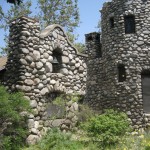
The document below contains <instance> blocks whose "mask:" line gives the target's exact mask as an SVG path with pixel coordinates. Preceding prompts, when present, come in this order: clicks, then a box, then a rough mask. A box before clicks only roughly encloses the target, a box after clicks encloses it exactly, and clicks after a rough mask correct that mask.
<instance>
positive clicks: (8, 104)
mask: <svg viewBox="0 0 150 150" xmlns="http://www.w3.org/2000/svg"><path fill="white" fill-rule="evenodd" d="M27 111H30V107H29V102H28V101H27V100H26V99H25V98H24V97H23V94H22V93H19V92H18V93H11V94H9V93H8V92H7V91H6V89H5V88H4V87H3V86H0V149H3V150H17V149H19V148H20V146H22V145H24V141H25V138H26V136H27V126H26V120H27Z"/></svg>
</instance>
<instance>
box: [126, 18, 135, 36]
mask: <svg viewBox="0 0 150 150" xmlns="http://www.w3.org/2000/svg"><path fill="white" fill-rule="evenodd" d="M124 22H125V33H126V34H130V33H135V17H134V16H133V15H132V16H125V17H124Z"/></svg>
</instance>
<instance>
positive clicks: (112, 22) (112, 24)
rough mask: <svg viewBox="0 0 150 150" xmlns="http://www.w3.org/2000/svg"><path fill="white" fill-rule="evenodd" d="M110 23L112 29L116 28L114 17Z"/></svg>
mask: <svg viewBox="0 0 150 150" xmlns="http://www.w3.org/2000/svg"><path fill="white" fill-rule="evenodd" d="M109 22H110V28H114V26H115V23H114V17H111V18H110V20H109Z"/></svg>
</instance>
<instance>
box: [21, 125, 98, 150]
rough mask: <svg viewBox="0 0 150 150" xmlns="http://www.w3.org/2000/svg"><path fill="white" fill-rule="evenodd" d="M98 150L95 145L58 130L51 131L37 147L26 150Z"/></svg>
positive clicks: (26, 149)
mask: <svg viewBox="0 0 150 150" xmlns="http://www.w3.org/2000/svg"><path fill="white" fill-rule="evenodd" d="M85 149H86V150H92V149H93V150H98V149H97V147H96V145H95V144H92V143H84V142H81V141H78V140H74V139H72V135H71V134H69V133H63V132H61V131H60V130H59V129H57V128H53V129H50V130H49V131H48V133H47V134H46V135H45V137H43V138H42V139H41V141H39V143H37V144H36V145H33V146H30V147H29V148H25V149H24V150H85Z"/></svg>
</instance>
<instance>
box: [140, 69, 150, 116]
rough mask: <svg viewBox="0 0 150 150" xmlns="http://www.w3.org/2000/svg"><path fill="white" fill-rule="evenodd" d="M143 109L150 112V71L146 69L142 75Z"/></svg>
mask: <svg viewBox="0 0 150 150" xmlns="http://www.w3.org/2000/svg"><path fill="white" fill-rule="evenodd" d="M141 79H142V96H143V109H144V112H145V113H148V114H150V71H149V70H144V71H143V72H142V75H141Z"/></svg>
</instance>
